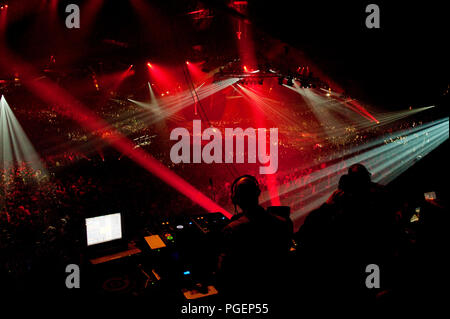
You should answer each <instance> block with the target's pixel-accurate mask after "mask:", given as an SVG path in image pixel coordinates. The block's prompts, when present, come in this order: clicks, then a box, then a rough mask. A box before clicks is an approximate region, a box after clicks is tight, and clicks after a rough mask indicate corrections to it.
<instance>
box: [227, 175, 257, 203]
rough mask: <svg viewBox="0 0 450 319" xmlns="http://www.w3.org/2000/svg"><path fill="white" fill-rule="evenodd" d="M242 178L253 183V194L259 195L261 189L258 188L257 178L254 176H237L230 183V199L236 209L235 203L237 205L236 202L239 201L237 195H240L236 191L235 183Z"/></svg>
mask: <svg viewBox="0 0 450 319" xmlns="http://www.w3.org/2000/svg"><path fill="white" fill-rule="evenodd" d="M244 180H246V181H250V182H251V183H252V184H253V185H254V187H255V195H256V196H259V194H261V189H260V188H259V183H258V180H257V179H256V178H255V177H254V176H252V175H242V176H239V177H238V178H236V179H235V180H234V182H233V183H232V184H231V201H232V203H233V205H234V207H235V209H236V205H237V203H238V201H239V196H240V195H239V193H238V192H237V184H238V183H239V182H240V181H244Z"/></svg>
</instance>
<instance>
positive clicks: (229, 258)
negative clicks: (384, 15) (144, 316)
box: [0, 0, 449, 314]
mask: <svg viewBox="0 0 450 319" xmlns="http://www.w3.org/2000/svg"><path fill="white" fill-rule="evenodd" d="M4 2H5V1H4ZM0 5H1V7H0V8H1V11H0V95H1V105H0V134H1V135H0V174H1V175H0V177H1V179H0V183H1V184H0V186H1V188H0V192H1V193H0V223H1V229H2V232H1V233H0V281H1V282H2V283H5V284H4V285H2V288H1V289H2V295H3V294H5V295H15V294H28V293H31V294H33V293H35V292H36V291H40V290H43V291H44V292H45V293H43V295H47V294H48V295H58V294H61V295H62V296H66V295H67V296H74V297H76V296H94V297H96V296H101V297H109V296H117V295H119V296H132V295H133V296H143V297H145V298H147V299H146V300H152V302H153V303H154V304H158V303H162V302H163V301H164V302H167V301H170V302H171V303H173V304H174V305H176V307H175V308H174V309H179V311H178V313H183V312H182V311H187V312H190V313H191V314H192V313H193V311H197V308H192V307H194V306H193V305H217V304H220V303H225V302H228V301H230V300H233V301H234V302H236V299H237V302H238V303H240V304H241V303H250V302H256V303H257V304H264V305H266V303H267V302H269V303H268V304H267V305H268V306H267V305H266V306H264V307H263V306H261V305H260V306H259V307H256V306H255V307H253V308H252V309H253V310H254V311H260V312H261V311H265V309H266V307H269V308H270V307H275V305H277V306H276V307H281V308H283V307H284V304H283V302H281V303H280V300H278V299H283V300H284V301H285V303H288V304H289V305H290V306H289V307H292V305H295V304H296V302H297V301H296V300H297V299H302V300H309V301H311V302H321V301H324V300H326V301H330V300H333V301H336V300H340V298H344V297H342V296H346V297H347V296H348V298H349V299H351V300H354V301H355V302H356V301H361V302H362V303H363V304H365V303H368V304H370V305H379V304H380V303H387V304H389V303H395V302H400V300H403V299H408V298H410V297H411V296H413V295H415V294H419V295H421V294H423V293H424V290H426V289H428V288H429V287H428V286H427V284H424V282H425V281H426V280H425V279H424V278H425V277H426V273H427V271H429V270H430V268H426V267H425V268H424V269H425V270H424V269H421V268H420V267H422V266H423V265H422V264H421V263H420V262H418V261H417V260H421V259H424V260H425V259H427V260H428V258H429V259H430V260H432V261H433V262H435V261H436V262H437V261H438V260H439V258H438V257H436V256H438V255H439V254H438V253H436V255H435V254H434V252H438V251H439V248H438V247H440V246H439V245H440V243H441V242H440V237H439V235H440V234H441V230H442V228H441V227H442V225H444V222H443V220H444V218H443V216H444V215H445V214H446V213H447V211H448V206H447V205H448V202H447V198H446V196H448V190H447V189H446V178H445V177H444V175H445V174H444V173H446V172H447V169H446V161H445V158H444V154H445V153H446V150H447V148H448V137H449V116H448V102H449V95H448V90H449V82H448V76H447V74H442V72H441V71H439V72H438V71H436V72H437V74H436V76H432V75H430V71H429V68H431V67H432V66H433V67H436V70H440V68H439V67H440V63H442V64H445V62H443V59H441V57H442V56H444V57H445V54H444V55H443V53H440V51H439V50H434V51H433V52H439V53H436V54H437V56H436V57H435V56H431V52H430V53H427V54H428V55H426V56H424V55H423V51H424V50H423V49H420V52H417V53H415V54H414V55H413V56H411V57H403V56H402V59H403V60H402V59H398V55H400V53H398V52H397V51H395V50H394V49H392V50H391V51H394V52H392V53H390V54H392V55H389V54H388V53H387V52H385V51H383V50H382V49H376V50H375V49H374V52H372V53H370V52H369V51H370V50H368V49H367V48H371V45H372V44H373V43H377V44H383V43H384V42H383V41H385V40H380V39H379V38H378V36H375V37H374V38H370V37H371V36H372V35H371V34H368V35H366V34H365V33H364V32H366V31H367V30H364V32H360V31H355V32H353V33H352V32H349V33H348V34H349V41H350V40H352V39H353V40H355V42H357V41H356V40H361V41H360V42H361V47H360V48H354V49H353V50H354V51H352V50H350V48H349V45H347V44H345V45H344V44H343V43H341V42H340V41H344V42H345V39H341V40H337V39H336V36H335V35H334V34H333V33H330V32H324V30H323V29H322V28H321V27H319V26H317V27H315V28H314V30H311V31H310V33H311V35H309V36H308V35H307V34H305V36H304V38H302V39H301V40H299V39H298V38H299V36H298V34H297V33H295V32H293V31H292V30H294V26H292V23H293V22H289V21H294V19H293V18H294V17H295V15H294V13H293V12H292V13H289V11H290V10H289V8H290V5H289V4H287V3H283V4H280V7H282V6H286V9H285V10H282V11H281V12H279V10H280V9H279V8H273V10H274V11H273V13H272V15H270V17H271V18H272V19H273V20H272V21H273V22H274V23H273V25H271V24H270V23H268V22H264V21H266V19H264V18H265V17H267V15H268V14H270V12H268V9H267V8H263V7H261V4H256V3H255V2H253V1H204V2H203V1H195V0H192V1H191V0H188V1H184V2H183V3H182V4H181V3H178V2H177V1H145V0H129V1H128V0H121V1H117V2H115V3H114V4H112V1H111V2H107V1H103V0H91V1H88V0H85V1H79V3H78V4H77V5H75V6H74V7H71V8H70V9H67V8H68V7H67V6H68V5H69V3H66V2H65V1H58V0H52V1H44V0H30V1H29V2H28V3H27V4H25V2H23V3H22V2H15V1H6V2H5V3H1V4H0ZM292 6H293V5H292ZM348 6H350V5H348ZM345 8H347V7H344V8H340V7H339V9H338V8H336V7H334V6H332V7H330V8H329V9H327V10H325V11H324V12H323V16H321V17H320V19H321V20H320V21H322V22H321V24H320V25H324V24H326V25H327V26H326V27H323V28H325V30H327V31H328V29H332V26H330V25H328V24H327V23H328V22H329V23H332V22H333V19H329V18H331V17H333V13H332V12H334V11H333V10H338V12H340V13H342V14H345V13H343V12H344V11H345V12H347V13H348V14H349V15H350V14H351V12H353V11H352V10H350V11H348V10H347V11H346V9H345ZM317 9H318V8H317V7H316V6H315V5H313V4H308V5H305V7H304V8H303V10H313V12H316V13H315V15H313V16H314V17H315V18H314V19H313V18H312V17H311V18H306V20H305V21H308V22H298V23H299V27H300V28H304V29H305V30H309V27H310V25H312V23H313V22H314V21H315V19H319V17H318V14H317V12H318V11H316V10H317ZM391 9H392V8H391ZM343 10H344V11H343ZM319 11H320V10H319ZM77 12H78V13H77ZM320 12H322V11H320ZM361 12H362V13H360V14H361V15H362V16H364V15H365V14H366V13H364V10H362V11H361ZM77 14H79V15H80V17H81V20H80V21H81V22H80V25H79V27H78V24H77V21H78V20H77V19H78V18H77V17H78V16H77ZM293 15H294V16H293ZM116 17H120V18H117V19H119V20H120V21H116ZM329 20H330V21H329ZM349 21H352V20H349ZM275 22H277V23H275ZM334 22H335V21H334ZM283 23H286V28H287V29H289V30H290V31H289V30H284V29H283V28H282V26H281V25H282V24H283ZM347 23H348V24H347ZM347 23H342V24H341V25H340V26H337V27H336V28H337V31H342V34H344V33H345V34H347V31H348V29H349V28H352V27H353V24H351V22H347ZM350 24H351V25H350ZM287 26H291V28H288V27H287ZM295 26H297V25H295ZM280 28H281V29H282V30H280ZM280 31H282V32H281V33H282V34H280ZM284 31H286V32H284ZM372 31H376V30H372ZM381 31H383V32H388V31H384V30H381ZM381 31H380V32H381ZM397 31H398V30H397ZM304 33H308V32H306V31H305V32H299V34H304ZM364 36H367V37H369V38H368V39H364V40H362V39H361V38H359V37H364ZM311 38H312V39H311ZM395 38H396V37H395V32H394V34H393V35H392V39H391V36H389V37H388V39H389V40H386V41H388V42H389V45H392V46H394V48H397V49H398V50H400V49H399V47H398V46H399V44H396V42H395V40H394V39H395ZM366 49H367V50H366ZM404 50H405V51H402V52H409V51H406V49H404ZM411 51H412V50H411ZM367 52H368V53H367ZM361 53H367V54H368V55H369V56H368V57H367V58H365V57H363V55H361ZM405 55H406V54H405ZM441 55H442V56H441ZM374 57H376V58H377V59H374ZM418 57H421V58H422V57H423V58H425V57H426V58H429V61H430V62H429V63H430V65H429V66H428V69H426V70H422V69H420V68H412V67H410V65H411V63H413V62H414V61H415V60H414V59H417V58H418ZM382 59H384V60H383V61H381V60H382ZM445 59H447V58H446V57H445ZM366 60H367V61H369V62H367V61H366ZM370 61H372V62H370ZM373 61H374V62H373ZM412 61H413V62H412ZM371 63H373V66H374V67H373V68H372V64H371ZM343 65H345V66H343ZM380 65H383V68H381V67H380V68H378V67H379V66H380ZM442 69H444V70H445V66H444V65H443V66H442ZM394 79H395V80H394ZM416 79H420V81H419V80H416ZM394 82H395V83H394ZM419 82H420V83H419ZM248 175H250V176H248ZM241 176H244V177H242V178H240V177H241ZM249 185H250V186H249ZM249 189H250V190H249ZM261 216H263V217H261ZM236 234H237V235H236ZM282 241H284V242H282ZM277 245H278V246H277ZM280 247H282V249H281V250H283V249H284V250H285V251H283V253H280V252H279V251H278V250H277V249H279V248H280ZM246 249H247V250H246ZM236 256H238V257H236ZM233 258H235V259H236V260H238V261H237V262H236V260H234V261H233ZM275 261H276V262H275ZM236 264H237V265H238V266H236ZM371 265H372V266H371ZM373 265H375V266H373ZM369 266H370V267H375V268H374V269H378V270H379V271H381V273H382V275H381V276H382V277H381V278H382V281H381V286H380V283H379V279H378V280H376V279H375V280H374V281H370V280H369V279H367V278H368V277H367V276H368V270H367V269H372V268H370V267H369ZM227 267H228V268H227ZM233 267H235V268H233ZM252 267H253V268H252ZM327 267H329V268H331V269H332V271H330V274H328V275H324V273H328V270H327V269H328V268H327ZM367 267H369V268H367ZM427 267H430V266H429V265H428V266H427ZM247 268H248V269H247ZM255 268H258V269H255ZM230 269H234V270H233V271H234V272H233V271H231V270H230ZM236 269H238V270H236ZM380 269H381V270H380ZM413 269H414V270H413ZM419 269H421V270H419ZM227 271H228V273H227ZM246 271H247V272H246ZM416 271H417V272H418V273H419V274H418V275H417V278H416V279H414V280H412V281H411V280H409V278H410V277H413V274H414V275H415V274H416ZM78 272H81V278H82V279H81V282H80V281H79V277H77V276H78V275H77V274H78ZM268 273H271V275H270V276H268V275H267V274H268ZM331 273H332V274H331ZM230 274H232V275H230ZM244 274H245V275H244ZM247 275H248V276H247ZM252 276H254V277H257V278H259V279H258V280H254V281H252V280H251V277H252ZM333 276H334V277H333ZM262 277H264V278H265V280H266V282H267V285H266V286H264V285H262V281H263V280H260V278H262ZM77 278H78V279H77ZM249 278H250V279H249ZM384 278H386V279H384ZM247 279H248V281H247ZM253 279H255V278H253ZM347 280H348V282H347ZM368 280H369V281H370V282H369V281H368ZM371 280H372V279H371ZM328 282H329V283H331V284H330V286H328V284H327V283H328ZM368 282H369V283H368ZM347 283H348V285H347ZM370 285H373V287H372V286H371V287H369V286H370ZM44 286H45V289H44V288H42V287H44ZM292 286H295V287H296V292H297V294H295V293H294V294H292V293H290V294H288V293H287V291H292V289H291V288H292ZM289 287H291V288H289ZM337 287H339V289H338V288H337ZM260 288H261V289H262V290H261V289H260ZM264 289H267V291H265V290H264ZM340 289H342V290H340ZM237 291H240V293H237ZM263 291H264V292H263ZM261 294H263V295H264V298H267V299H269V301H267V300H266V299H264V298H262V296H261ZM339 295H341V297H339V298H338V297H336V296H339ZM346 297H345V298H346ZM261 298H262V299H261ZM194 300H195V302H197V303H195V302H194ZM188 303H189V305H188ZM191 303H192V304H191ZM271 303H272V304H271ZM280 304H281V306H280ZM184 306H186V307H187V308H183V307H184ZM224 307H225V306H224ZM286 307H287V306H286ZM194 309H195V310H194ZM198 309H203V308H198ZM204 309H210V310H208V311H210V313H211V314H212V313H213V309H212V308H204ZM217 309H218V308H216V311H218V310H217ZM224 309H225V308H224ZM239 309H240V310H239V311H242V309H241V308H239ZM267 309H268V308H267ZM273 309H275V308H273ZM205 311H206V310H205ZM229 311H230V312H232V311H233V310H232V308H230V309H229ZM216 313H217V312H216Z"/></svg>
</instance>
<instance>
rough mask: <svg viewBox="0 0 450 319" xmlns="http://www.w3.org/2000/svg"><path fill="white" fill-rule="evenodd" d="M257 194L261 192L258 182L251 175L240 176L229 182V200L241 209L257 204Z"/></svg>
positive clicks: (244, 209)
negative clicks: (231, 182)
mask: <svg viewBox="0 0 450 319" xmlns="http://www.w3.org/2000/svg"><path fill="white" fill-rule="evenodd" d="M259 194H261V190H260V188H259V183H258V181H257V180H256V178H255V177H253V176H251V175H243V176H240V177H238V178H236V179H235V180H234V182H233V184H231V201H232V202H233V204H234V205H237V206H239V207H240V208H241V209H242V210H243V211H246V210H248V209H249V208H252V207H255V206H258V197H259Z"/></svg>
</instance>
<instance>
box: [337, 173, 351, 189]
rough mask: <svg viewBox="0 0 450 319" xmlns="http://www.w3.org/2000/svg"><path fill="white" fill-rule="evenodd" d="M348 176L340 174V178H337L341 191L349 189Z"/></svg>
mask: <svg viewBox="0 0 450 319" xmlns="http://www.w3.org/2000/svg"><path fill="white" fill-rule="evenodd" d="M349 178H350V177H349V176H348V175H347V174H344V175H342V176H341V178H339V184H338V188H339V189H340V190H342V191H344V192H345V191H347V190H349V187H350V180H349Z"/></svg>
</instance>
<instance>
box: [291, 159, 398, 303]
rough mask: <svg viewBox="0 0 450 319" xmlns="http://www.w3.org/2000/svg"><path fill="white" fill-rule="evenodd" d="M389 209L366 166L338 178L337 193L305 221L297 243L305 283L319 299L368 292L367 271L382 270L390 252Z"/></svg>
mask: <svg viewBox="0 0 450 319" xmlns="http://www.w3.org/2000/svg"><path fill="white" fill-rule="evenodd" d="M392 206H393V205H392V198H391V196H390V194H389V193H388V192H387V191H385V189H384V187H383V186H381V185H379V184H376V183H373V182H372V181H371V174H370V173H369V171H368V170H367V168H366V167H365V166H364V165H362V164H354V165H352V166H350V168H349V169H348V174H347V175H343V176H342V177H341V179H340V181H339V188H338V190H336V191H335V192H333V194H332V195H331V196H330V198H329V199H328V200H327V202H326V203H325V204H323V205H322V206H321V207H320V208H318V209H316V210H315V211H313V212H311V214H310V215H309V216H308V217H307V218H306V219H305V223H304V225H303V226H302V227H301V228H300V230H299V232H298V234H297V240H298V241H299V245H300V247H301V248H302V252H303V254H304V255H303V256H302V257H303V259H302V261H304V262H305V263H306V265H305V269H306V272H309V274H308V275H306V276H309V277H308V278H307V280H309V284H310V286H313V288H317V289H319V291H318V295H323V294H322V291H321V290H323V292H325V291H326V292H328V293H329V295H328V297H330V298H331V297H338V296H348V297H350V296H349V294H350V295H352V296H353V297H355V296H361V295H362V294H366V293H368V292H369V290H368V289H367V288H366V287H365V278H366V274H365V267H366V266H367V265H368V264H372V263H374V264H377V265H379V266H380V267H383V266H384V265H385V264H386V262H387V261H388V259H389V256H391V254H392V248H393V246H394V245H393V242H392V240H393V233H394V231H395V229H394V221H395V215H394V210H395V208H394V207H392ZM382 271H383V270H382ZM320 289H321V290H320ZM369 293H371V292H369Z"/></svg>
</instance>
